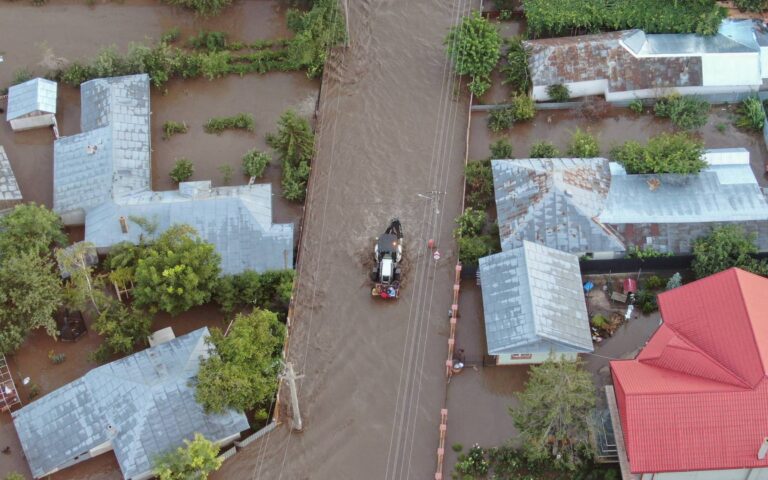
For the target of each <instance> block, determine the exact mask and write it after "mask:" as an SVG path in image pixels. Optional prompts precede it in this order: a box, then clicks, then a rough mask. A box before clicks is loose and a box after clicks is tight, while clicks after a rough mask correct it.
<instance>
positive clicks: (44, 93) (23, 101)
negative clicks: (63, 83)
mask: <svg viewBox="0 0 768 480" xmlns="http://www.w3.org/2000/svg"><path fill="white" fill-rule="evenodd" d="M56 88H57V85H56V82H52V81H50V80H46V79H44V78H34V79H32V80H29V81H27V82H24V83H20V84H18V85H13V86H12V87H11V88H9V89H8V111H7V112H6V117H5V118H6V119H7V120H8V121H10V120H14V119H16V118H19V117H23V116H24V115H29V114H30V113H34V112H43V113H56Z"/></svg>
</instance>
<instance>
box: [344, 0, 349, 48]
mask: <svg viewBox="0 0 768 480" xmlns="http://www.w3.org/2000/svg"><path fill="white" fill-rule="evenodd" d="M344 27H345V28H346V29H347V38H346V39H345V40H344V46H345V47H347V48H349V0H344Z"/></svg>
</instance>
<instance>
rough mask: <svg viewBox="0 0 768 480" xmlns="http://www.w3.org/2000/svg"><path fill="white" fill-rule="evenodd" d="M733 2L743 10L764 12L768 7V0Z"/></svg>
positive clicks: (740, 0)
mask: <svg viewBox="0 0 768 480" xmlns="http://www.w3.org/2000/svg"><path fill="white" fill-rule="evenodd" d="M733 4H734V5H735V6H736V8H738V9H739V10H741V11H742V12H762V11H763V10H766V9H768V0H734V2H733Z"/></svg>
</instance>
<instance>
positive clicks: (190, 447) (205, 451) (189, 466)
mask: <svg viewBox="0 0 768 480" xmlns="http://www.w3.org/2000/svg"><path fill="white" fill-rule="evenodd" d="M184 444H185V446H184V447H179V448H177V449H176V450H175V451H170V452H168V453H166V454H165V455H162V456H160V457H158V458H157V459H155V462H154V473H155V475H157V477H158V478H159V479H160V480H206V479H207V478H208V476H209V475H210V474H211V473H212V472H215V471H216V470H218V469H219V468H220V467H221V464H222V460H221V459H219V458H218V455H219V446H218V445H216V444H215V443H213V442H211V441H210V440H208V439H207V438H205V437H204V436H203V435H201V434H199V433H196V434H195V438H194V440H192V441H189V440H184Z"/></svg>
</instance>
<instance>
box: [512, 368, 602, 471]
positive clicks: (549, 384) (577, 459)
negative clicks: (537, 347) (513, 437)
mask: <svg viewBox="0 0 768 480" xmlns="http://www.w3.org/2000/svg"><path fill="white" fill-rule="evenodd" d="M518 400H519V405H518V406H517V408H514V409H513V408H510V414H511V415H512V419H513V421H514V424H515V427H516V428H517V429H518V431H519V432H520V436H521V438H522V441H523V448H524V450H525V452H526V456H527V457H528V458H529V459H531V460H534V461H536V460H539V461H549V462H554V464H555V466H557V467H558V468H561V469H566V470H574V469H575V468H576V467H577V466H578V465H579V463H581V461H582V460H583V459H582V458H581V456H582V455H583V453H582V452H584V451H591V449H592V447H591V444H590V441H589V431H590V430H589V418H590V415H591V414H592V410H593V409H594V407H595V386H594V385H593V383H592V377H591V375H590V374H589V372H587V371H585V370H584V369H582V368H581V365H580V364H579V363H578V362H569V361H566V360H561V361H558V360H556V359H554V358H552V357H550V358H549V359H548V360H546V361H545V362H544V363H542V364H541V365H537V366H533V367H531V371H530V377H529V379H528V382H526V384H525V390H524V391H523V392H522V393H520V394H518Z"/></svg>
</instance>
